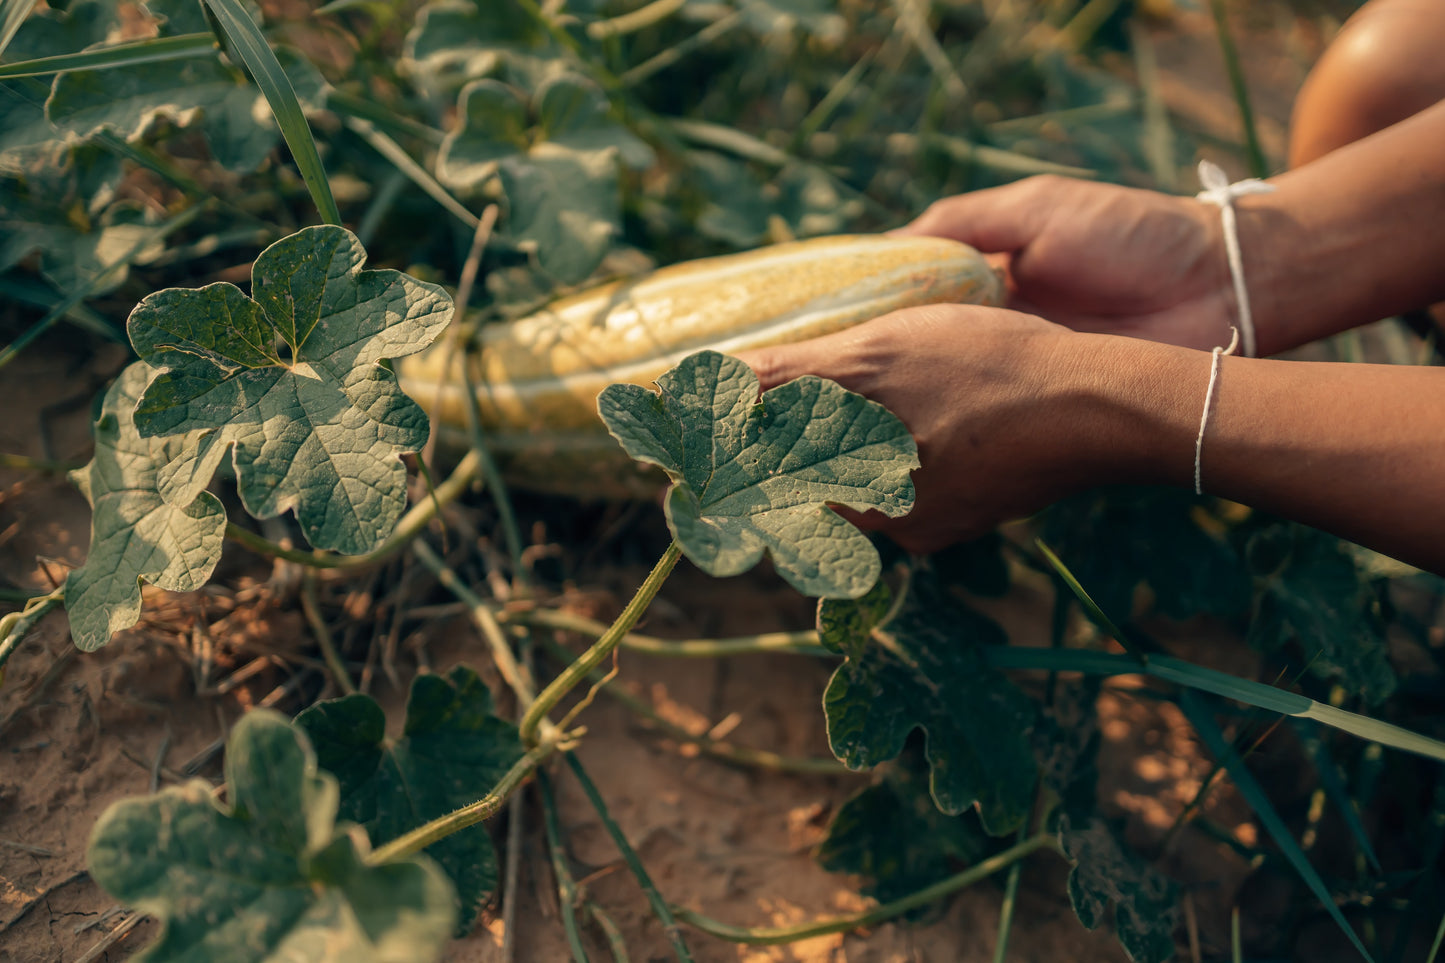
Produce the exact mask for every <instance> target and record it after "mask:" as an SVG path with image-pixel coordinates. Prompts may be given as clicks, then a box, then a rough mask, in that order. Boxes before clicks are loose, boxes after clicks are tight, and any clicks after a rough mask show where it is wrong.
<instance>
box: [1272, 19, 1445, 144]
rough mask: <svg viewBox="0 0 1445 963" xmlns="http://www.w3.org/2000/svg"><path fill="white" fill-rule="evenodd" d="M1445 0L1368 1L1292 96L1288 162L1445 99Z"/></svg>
mask: <svg viewBox="0 0 1445 963" xmlns="http://www.w3.org/2000/svg"><path fill="white" fill-rule="evenodd" d="M1442 51H1445V3H1442V2H1441V0H1371V2H1370V3H1367V4H1365V5H1364V6H1363V7H1361V8H1360V10H1359V12H1357V13H1356V14H1355V15H1354V16H1353V17H1351V18H1350V20H1349V22H1348V23H1347V24H1345V26H1344V28H1343V29H1342V30H1341V31H1340V34H1339V36H1338V37H1337V38H1336V39H1335V41H1334V43H1332V44H1330V47H1329V49H1328V50H1326V51H1325V53H1324V56H1323V57H1321V58H1320V61H1319V63H1318V64H1316V65H1315V67H1314V69H1313V70H1312V71H1310V75H1309V77H1308V78H1307V79H1306V80H1305V84H1304V87H1303V88H1302V89H1301V90H1300V94H1299V97H1298V98H1297V99H1296V100H1295V107H1294V117H1293V119H1292V121H1291V124H1290V157H1289V160H1290V165H1291V166H1292V167H1298V166H1299V165H1301V164H1304V163H1307V162H1309V161H1311V160H1313V159H1315V158H1316V157H1319V156H1321V155H1323V154H1327V153H1329V152H1330V151H1332V150H1334V149H1336V148H1338V147H1343V146H1344V145H1345V144H1348V143H1350V142H1351V141H1355V140H1359V139H1360V138H1362V137H1367V136H1369V135H1370V134H1373V133H1374V132H1375V131H1377V130H1382V129H1383V128H1385V127H1388V126H1390V125H1391V124H1394V123H1396V122H1398V121H1401V120H1404V119H1405V118H1406V117H1409V116H1411V115H1412V114H1415V113H1418V112H1419V111H1421V110H1424V109H1425V108H1426V107H1429V106H1430V105H1431V104H1433V103H1435V102H1436V101H1438V100H1441V99H1445V56H1442Z"/></svg>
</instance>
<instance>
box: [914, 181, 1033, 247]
mask: <svg viewBox="0 0 1445 963" xmlns="http://www.w3.org/2000/svg"><path fill="white" fill-rule="evenodd" d="M1040 180H1042V179H1040V178H1031V179H1030V180H1027V181H1019V182H1017V183H1015V184H1006V185H1004V186H1003V187H991V188H988V189H987V190H982V191H973V192H971V193H968V194H959V195H956V196H954V197H946V198H944V199H943V200H941V201H935V202H934V203H933V204H931V205H930V206H929V208H928V210H926V211H924V212H923V213H922V214H920V215H919V216H918V217H917V218H915V219H914V220H913V221H912V222H910V223H908V224H905V225H904V226H903V227H900V228H898V229H896V230H894V231H892V232H890V233H893V234H903V235H917V234H921V235H928V236H931V237H947V238H952V239H953V240H955V241H962V242H963V243H965V244H970V245H972V246H973V247H976V248H978V249H979V250H980V251H984V252H986V253H991V254H992V253H1012V252H1014V251H1018V250H1020V249H1022V248H1024V247H1026V246H1027V245H1028V244H1029V243H1030V242H1031V241H1032V240H1033V239H1034V238H1035V237H1037V236H1038V234H1039V231H1040V230H1041V229H1042V227H1043V224H1044V221H1045V220H1046V218H1047V216H1048V213H1049V210H1050V205H1049V204H1048V203H1047V202H1046V199H1045V198H1044V196H1043V195H1044V194H1045V193H1046V192H1047V189H1048V186H1047V184H1041V183H1039V181H1040Z"/></svg>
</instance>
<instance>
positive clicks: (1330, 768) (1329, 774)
mask: <svg viewBox="0 0 1445 963" xmlns="http://www.w3.org/2000/svg"><path fill="white" fill-rule="evenodd" d="M1294 727H1295V731H1296V732H1298V733H1299V734H1300V738H1301V739H1302V740H1304V744H1305V748H1306V749H1307V750H1308V751H1309V754H1310V756H1311V757H1313V759H1314V762H1315V772H1317V773H1318V774H1319V777H1320V788H1322V789H1324V791H1325V795H1327V796H1329V797H1330V799H1332V800H1334V803H1335V808H1336V809H1338V810H1339V811H1340V816H1341V818H1343V819H1344V821H1345V825H1346V826H1347V827H1349V830H1350V835H1351V836H1354V837H1355V842H1356V843H1357V844H1358V845H1359V847H1360V852H1361V853H1363V854H1364V856H1365V859H1366V860H1368V861H1369V864H1370V867H1371V868H1372V869H1374V871H1375V872H1377V873H1383V872H1384V870H1383V869H1381V868H1380V860H1379V859H1378V858H1377V857H1376V856H1375V847H1374V846H1372V845H1370V834H1369V833H1367V832H1366V831H1365V824H1364V823H1363V822H1361V821H1360V811H1359V809H1357V808H1356V807H1355V801H1354V800H1353V799H1351V798H1350V794H1349V792H1348V790H1346V789H1345V781H1344V780H1343V779H1341V778H1340V770H1339V767H1338V766H1336V765H1335V760H1334V757H1333V756H1331V755H1330V750H1329V747H1328V746H1326V745H1325V741H1324V740H1323V739H1321V738H1320V733H1319V731H1318V730H1317V729H1315V728H1314V727H1312V726H1306V725H1305V724H1304V723H1303V722H1300V721H1298V720H1296V721H1295V723H1294Z"/></svg>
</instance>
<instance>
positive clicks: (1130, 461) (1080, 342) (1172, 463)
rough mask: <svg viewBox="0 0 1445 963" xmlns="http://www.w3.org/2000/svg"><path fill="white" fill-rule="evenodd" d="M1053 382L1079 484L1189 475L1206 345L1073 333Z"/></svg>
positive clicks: (1162, 481)
mask: <svg viewBox="0 0 1445 963" xmlns="http://www.w3.org/2000/svg"><path fill="white" fill-rule="evenodd" d="M1070 341H1071V343H1070V344H1069V346H1068V349H1067V358H1068V362H1067V365H1066V371H1067V374H1066V376H1065V377H1064V378H1063V379H1062V380H1061V382H1060V384H1059V385H1058V386H1057V389H1056V390H1057V391H1058V393H1059V397H1060V399H1061V400H1062V401H1063V402H1064V406H1063V407H1062V408H1061V410H1062V411H1064V412H1067V415H1066V418H1065V420H1064V421H1063V424H1062V427H1063V431H1062V432H1061V433H1060V435H1061V438H1060V444H1061V447H1062V450H1063V452H1064V453H1065V458H1066V460H1067V462H1068V465H1069V467H1068V468H1067V469H1066V470H1068V471H1070V472H1072V473H1074V474H1075V477H1076V478H1077V480H1078V485H1077V487H1080V488H1083V487H1089V486H1093V485H1110V484H1136V485H1138V484H1142V485H1150V484H1154V485H1181V486H1192V485H1193V483H1194V476H1193V470H1194V439H1195V436H1196V434H1197V431H1198V426H1199V414H1200V410H1201V406H1202V405H1203V403H1204V393H1205V389H1206V387H1207V385H1208V380H1209V366H1210V360H1211V358H1210V355H1209V353H1208V352H1203V351H1196V350H1193V349H1191V348H1182V347H1178V346H1176V345H1170V344H1164V343H1159V342H1154V341H1144V340H1140V339H1137V338H1128V337H1121V336H1117V335H1102V334H1077V335H1074V336H1072V338H1071V339H1070Z"/></svg>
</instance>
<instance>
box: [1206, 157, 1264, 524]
mask: <svg viewBox="0 0 1445 963" xmlns="http://www.w3.org/2000/svg"><path fill="white" fill-rule="evenodd" d="M1199 183H1200V184H1202V185H1204V190H1202V191H1200V192H1199V194H1198V197H1199V199H1200V200H1201V201H1205V202H1207V203H1210V204H1215V205H1218V207H1219V215H1220V219H1221V221H1222V222H1223V225H1224V253H1225V256H1226V257H1227V258H1228V259H1229V277H1230V279H1231V280H1232V281H1233V282H1234V300H1235V303H1236V304H1237V305H1239V326H1238V327H1235V326H1233V325H1231V326H1230V328H1229V331H1230V338H1229V346H1228V347H1227V348H1226V347H1216V348H1215V349H1214V351H1213V352H1212V355H1211V358H1210V362H1209V387H1208V389H1206V390H1205V392H1204V413H1203V414H1202V415H1200V416H1199V435H1198V437H1196V438H1195V439H1194V494H1196V495H1203V494H1204V476H1203V469H1202V464H1203V459H1204V430H1205V429H1206V428H1207V427H1208V426H1209V413H1210V411H1211V410H1212V409H1213V408H1214V389H1215V386H1216V385H1218V383H1219V369H1220V359H1221V358H1223V357H1224V356H1225V355H1227V354H1230V355H1232V354H1234V351H1235V349H1236V348H1238V347H1239V342H1240V332H1243V334H1244V355H1245V357H1247V358H1253V357H1255V355H1256V353H1257V344H1256V341H1255V337H1254V315H1253V314H1252V313H1251V312H1250V310H1249V289H1248V288H1247V287H1245V284H1244V256H1243V254H1241V253H1240V250H1239V227H1238V222H1237V220H1236V218H1235V215H1234V201H1235V199H1236V198H1239V197H1243V196H1245V195H1246V194H1268V193H1269V192H1270V191H1272V190H1274V185H1273V184H1267V183H1265V182H1264V181H1262V180H1260V179H1258V178H1256V177H1250V178H1248V179H1246V180H1242V181H1235V182H1234V183H1233V184H1231V183H1230V182H1229V175H1228V174H1226V173H1224V169H1223V168H1222V167H1220V166H1219V165H1218V164H1213V163H1210V162H1209V161H1207V160H1202V161H1200V162H1199Z"/></svg>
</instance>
